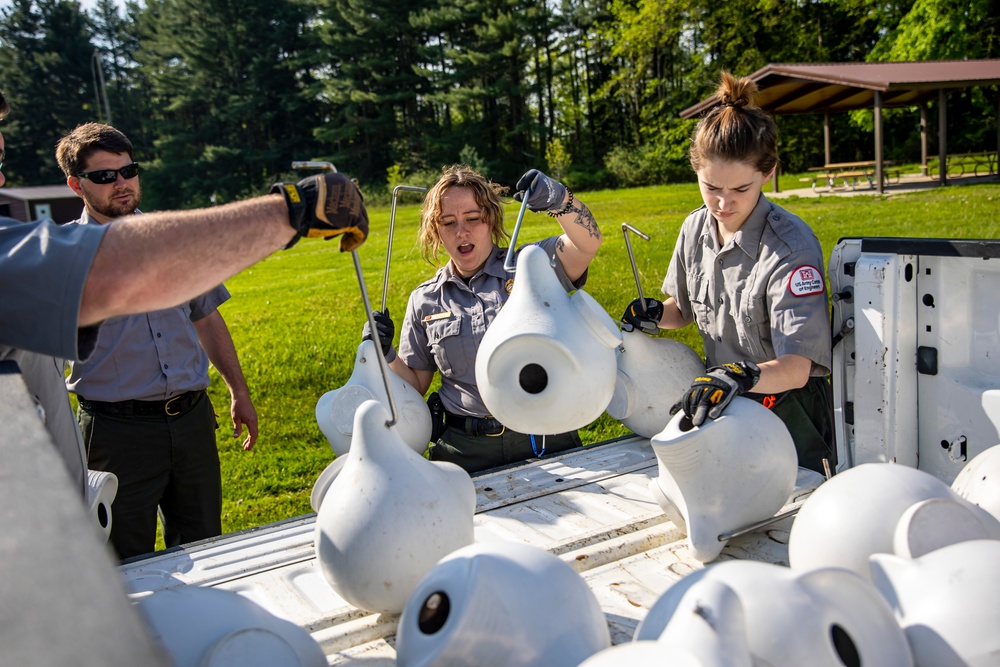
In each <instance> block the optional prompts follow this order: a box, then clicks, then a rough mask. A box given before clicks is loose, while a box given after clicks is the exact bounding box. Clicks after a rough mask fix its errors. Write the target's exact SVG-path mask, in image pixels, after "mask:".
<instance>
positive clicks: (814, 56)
mask: <svg viewBox="0 0 1000 667" xmlns="http://www.w3.org/2000/svg"><path fill="white" fill-rule="evenodd" d="M7 1H8V5H7V6H5V7H3V8H2V9H0V88H2V89H3V90H4V92H5V93H6V95H7V97H8V99H9V101H10V102H11V105H12V108H13V112H12V114H11V116H10V118H9V120H8V121H7V122H6V123H5V125H4V127H3V133H4V136H5V138H6V141H7V152H8V154H9V155H10V157H9V159H8V162H7V164H5V165H4V173H5V175H6V176H7V177H8V180H9V181H10V182H11V184H14V185H39V184H52V183H57V182H60V181H61V176H60V173H59V170H58V167H57V166H56V163H55V157H54V147H55V143H56V141H58V139H59V137H60V136H62V135H63V134H64V133H65V132H67V131H68V130H70V129H72V128H73V127H75V126H76V125H78V124H79V123H83V122H87V121H104V122H106V121H107V120H108V118H109V116H110V118H111V122H112V124H113V125H115V126H116V127H118V128H120V129H121V130H123V131H124V132H125V133H126V134H128V135H129V137H130V138H131V139H132V140H133V143H134V144H135V147H136V152H137V159H139V160H140V161H141V162H142V164H143V166H144V169H145V174H146V176H145V177H144V179H143V190H144V194H145V207H146V208H150V209H154V208H184V207H192V206H203V205H207V204H210V203H221V202H225V201H230V200H232V199H237V198H242V197H245V196H249V195H253V194H259V193H260V192H262V191H264V190H265V189H266V188H267V187H268V186H269V185H270V184H271V183H273V182H274V181H277V180H283V179H291V178H295V177H296V172H294V171H293V170H292V169H291V162H292V161H293V160H322V161H330V162H333V163H334V164H335V165H336V166H337V167H338V168H339V170H340V171H344V172H346V173H349V174H350V175H351V176H354V177H356V178H358V179H359V180H360V182H361V184H362V186H363V188H364V189H365V191H366V193H368V192H371V193H372V194H373V195H374V196H378V194H379V193H380V192H382V193H384V192H386V191H387V190H389V189H391V187H392V186H394V185H396V184H399V183H408V184H415V185H426V184H428V183H430V182H432V181H433V180H434V179H435V178H436V176H437V174H439V172H440V168H441V166H442V165H445V164H451V163H454V162H457V161H462V162H466V163H469V164H472V165H473V166H476V167H478V168H480V169H482V170H484V171H486V173H488V174H489V175H490V176H491V177H492V178H493V179H494V180H497V181H500V182H503V183H508V184H510V183H513V182H514V181H516V179H517V177H518V176H519V175H520V174H521V173H522V172H523V171H524V170H526V169H527V168H530V167H543V168H546V169H548V170H549V171H550V172H551V173H553V174H554V175H556V176H558V177H559V178H562V179H564V180H565V181H566V182H567V183H568V184H570V185H571V187H575V188H577V189H587V188H596V187H614V186H620V185H626V186H632V185H643V184H652V183H665V182H672V181H678V180H690V179H691V174H690V168H689V167H688V165H687V162H686V158H685V155H686V150H687V141H688V137H689V135H690V132H691V129H692V123H693V121H689V120H683V119H681V118H680V117H679V115H678V114H679V113H680V111H682V110H683V109H685V108H687V107H689V106H691V105H693V104H695V103H696V102H698V101H699V100H701V99H703V98H704V97H706V96H707V95H709V94H711V93H712V92H713V91H714V89H715V86H716V84H717V82H718V76H719V72H720V71H721V70H723V69H727V70H729V71H731V72H733V73H734V74H736V75H747V74H751V73H752V72H754V71H756V70H757V69H759V68H761V67H763V66H764V65H766V64H768V63H793V62H863V61H907V60H908V61H919V60H943V59H962V58H970V59H972V58H996V57H998V52H1000V42H998V37H1000V0H965V1H960V0H896V1H892V0H832V1H828V0H727V1H726V2H717V1H715V2H713V1H709V0H611V1H610V2H607V1H604V0H142V1H141V2H136V1H133V0H129V1H128V2H126V4H125V6H124V8H121V7H119V6H118V5H117V4H116V3H115V2H114V0H98V3H97V5H96V7H95V8H94V9H92V10H90V11H84V10H82V9H81V7H80V5H79V3H78V2H76V0H7ZM102 79H103V81H104V84H105V90H106V95H104V94H102V91H101V86H100V82H101V80H102ZM105 97H106V100H107V102H105ZM948 104H949V114H948V119H949V123H950V124H951V126H950V127H949V128H948V136H949V148H950V149H951V150H953V151H956V152H960V151H966V150H968V151H972V150H986V149H987V148H990V149H992V148H994V147H995V146H994V144H995V139H996V113H997V108H998V91H997V88H996V87H992V88H970V89H965V90H962V91H956V92H953V93H951V94H950V95H949V100H948ZM832 122H833V124H834V129H833V132H832V137H833V140H834V146H833V150H834V154H835V155H840V156H842V159H845V160H847V159H870V158H871V157H872V156H871V152H872V149H871V145H872V138H871V126H872V118H871V113H870V112H855V113H852V114H839V115H835V116H833V118H832ZM917 122H918V117H917V114H916V112H915V111H913V110H891V111H889V112H888V113H887V115H886V119H885V126H884V134H885V141H886V152H887V154H886V157H887V159H894V160H900V161H916V160H917V159H918V158H919V154H920V147H919V135H918V133H917V132H916V131H915V129H914V128H915V127H916V125H917ZM778 125H779V132H780V136H781V158H782V163H783V166H784V168H785V170H786V171H801V170H804V169H805V167H807V166H811V165H813V164H818V163H822V160H823V154H822V151H823V148H822V146H823V142H822V132H823V130H822V120H821V117H819V116H808V115H807V116H789V117H779V118H778Z"/></svg>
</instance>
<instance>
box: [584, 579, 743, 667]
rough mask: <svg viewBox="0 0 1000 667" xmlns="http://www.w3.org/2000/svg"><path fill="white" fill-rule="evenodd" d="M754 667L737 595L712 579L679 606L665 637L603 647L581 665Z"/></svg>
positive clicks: (603, 666)
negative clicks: (602, 649)
mask: <svg viewBox="0 0 1000 667" xmlns="http://www.w3.org/2000/svg"><path fill="white" fill-rule="evenodd" d="M619 665H628V666H629V667H660V665H670V666H671V667H688V666H690V667H752V665H753V660H752V658H751V656H750V647H749V646H748V645H747V631H746V620H745V619H744V617H743V605H742V604H741V603H740V599H739V596H738V595H736V592H735V591H733V589H731V588H730V587H729V586H727V585H725V584H724V583H722V582H720V581H715V580H712V579H708V580H703V581H700V582H699V583H698V585H697V586H696V587H694V590H688V591H687V593H685V594H684V596H683V597H682V598H681V600H680V602H678V604H677V607H676V608H674V610H673V612H672V615H671V617H670V622H669V623H667V625H666V627H665V628H664V630H663V633H662V634H661V635H660V636H659V638H657V639H656V640H655V641H653V640H650V639H642V640H637V641H633V642H631V643H629V644H619V645H618V646H614V647H612V648H610V649H605V650H604V651H601V652H600V653H598V654H597V655H595V656H593V657H592V658H590V659H589V660H587V661H586V662H585V663H583V665H581V666H580V667H618V666H619Z"/></svg>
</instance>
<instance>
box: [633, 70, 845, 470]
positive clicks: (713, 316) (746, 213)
mask: <svg viewBox="0 0 1000 667" xmlns="http://www.w3.org/2000/svg"><path fill="white" fill-rule="evenodd" d="M756 92H757V84H755V83H754V82H753V81H751V80H750V79H749V78H742V79H738V80H737V79H735V78H734V77H733V76H731V75H730V74H729V73H728V72H723V74H722V83H721V85H720V86H719V89H718V91H717V92H716V95H717V97H718V100H719V105H718V106H716V107H714V108H713V109H712V110H711V111H709V112H708V113H707V114H706V115H705V116H704V117H703V118H702V119H701V120H700V121H699V122H698V125H697V127H696V128H695V131H694V136H693V137H692V140H691V152H690V159H691V167H692V168H693V169H694V171H695V173H696V174H697V175H698V185H699V187H700V188H701V196H702V200H703V201H704V202H705V205H704V206H703V207H701V208H699V209H698V210H696V211H694V212H693V213H691V214H690V215H689V216H688V217H687V219H686V220H685V221H684V224H683V225H682V226H681V231H680V234H678V236H677V244H676V246H675V248H674V254H673V257H672V258H671V260H670V267H669V268H668V269H667V277H666V279H665V280H664V281H663V293H664V294H668V295H670V297H669V298H668V299H667V300H666V301H664V302H662V303H661V302H660V301H657V300H656V299H647V301H646V304H642V303H640V302H639V300H638V299H636V300H635V301H633V302H632V303H631V304H629V306H628V308H626V309H625V314H624V315H622V323H623V326H622V328H623V329H626V330H629V331H631V330H632V328H633V327H634V328H638V329H640V330H641V331H644V332H646V333H648V334H655V333H657V331H658V330H659V329H678V328H680V327H683V326H687V325H688V324H690V323H691V322H696V323H697V325H698V330H699V332H700V333H701V336H702V340H703V341H704V343H705V359H706V363H707V365H708V366H709V369H708V372H706V373H705V374H704V375H702V376H700V377H698V378H696V379H695V380H694V383H693V384H692V385H691V388H690V389H689V390H688V391H687V392H686V393H685V394H684V396H683V397H682V399H681V402H680V404H679V407H682V408H683V409H684V412H685V413H686V414H687V415H688V417H690V418H691V421H692V423H693V424H694V425H695V426H700V425H701V424H702V423H703V422H704V420H705V417H706V416H707V417H709V418H712V419H715V418H717V417H719V416H720V415H721V414H722V411H723V410H724V409H725V408H726V406H727V405H729V402H730V401H731V400H732V398H733V396H737V395H740V394H744V393H746V394H747V397H748V398H753V399H755V400H757V401H760V402H761V403H763V404H764V405H765V406H766V407H768V408H771V409H772V410H773V411H774V413H775V414H776V415H777V416H779V417H780V418H781V419H782V421H784V423H785V425H786V426H787V427H788V430H789V432H790V433H791V435H792V439H793V440H794V441H795V448H796V450H797V451H798V455H799V465H801V466H803V467H806V468H811V469H813V470H816V471H818V472H822V471H823V465H822V464H823V459H828V460H829V461H830V463H831V464H833V463H834V459H833V457H834V449H833V421H832V414H833V413H832V407H831V406H832V403H831V399H830V385H829V383H828V382H827V380H826V378H825V377H824V376H826V375H829V373H830V365H831V337H830V315H829V306H828V304H827V296H826V285H825V283H824V278H823V276H824V270H823V253H822V250H821V248H820V244H819V241H818V240H817V239H816V235H815V234H814V233H813V231H812V229H810V228H809V226H808V225H807V224H806V223H805V222H803V221H802V219H801V218H799V217H798V216H796V215H793V214H791V213H789V212H788V211H786V210H784V209H783V208H781V207H780V206H777V205H775V204H772V203H771V202H769V201H768V200H767V198H765V197H764V195H763V194H762V192H761V188H762V187H763V185H764V184H765V183H767V182H768V181H769V180H771V178H772V177H773V176H774V170H775V167H776V165H777V163H778V148H777V142H778V130H777V127H776V125H775V123H774V120H773V119H772V118H771V116H769V115H768V114H767V113H765V112H764V111H763V110H762V109H760V108H759V107H757V106H754V105H753V103H752V100H753V96H754V95H755V94H756Z"/></svg>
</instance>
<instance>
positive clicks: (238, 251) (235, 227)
mask: <svg viewBox="0 0 1000 667" xmlns="http://www.w3.org/2000/svg"><path fill="white" fill-rule="evenodd" d="M109 225H110V227H109V228H108V231H107V233H106V234H105V235H104V239H103V241H101V245H100V247H99V248H98V250H97V254H96V255H95V256H94V263H93V264H92V265H91V268H90V273H89V275H88V276H87V281H86V283H85V284H84V288H83V300H82V302H81V304H80V322H79V325H80V326H81V327H84V326H89V325H91V324H96V323H97V322H100V321H102V320H105V319H107V318H108V317H112V316H114V315H122V314H126V313H135V312H144V311H148V310H160V309H162V308H169V307H170V306H174V305H176V304H178V303H181V302H183V301H185V300H188V299H192V298H194V297H196V296H198V295H199V294H203V293H205V292H207V291H208V290H210V289H211V288H213V287H215V286H216V285H218V284H220V283H221V282H223V281H224V280H225V279H226V278H229V277H231V276H233V275H235V274H237V273H239V272H240V271H242V270H243V269H245V268H247V267H248V266H251V265H252V264H255V263H256V262H258V261H260V260H261V259H263V258H265V257H267V256H268V255H270V254H271V253H272V252H274V251H275V250H278V249H280V248H283V247H284V246H285V245H286V244H287V243H288V242H289V241H290V240H291V239H292V238H293V237H294V236H295V234H296V232H295V230H294V229H293V228H292V227H291V225H289V223H288V208H287V206H286V205H285V201H284V198H283V197H282V196H281V195H280V194H274V195H268V196H266V197H257V198H255V199H250V200H247V201H241V202H234V203H232V204H225V205H223V206H218V207H214V208H209V209H199V210H194V211H175V212H169V213H147V214H144V215H142V216H128V217H125V218H121V219H120V220H115V221H113V222H111V223H109Z"/></svg>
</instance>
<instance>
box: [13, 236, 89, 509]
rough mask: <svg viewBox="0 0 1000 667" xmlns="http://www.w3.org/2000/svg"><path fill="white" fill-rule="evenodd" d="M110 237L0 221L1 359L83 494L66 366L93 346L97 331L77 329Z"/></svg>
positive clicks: (82, 468)
mask: <svg viewBox="0 0 1000 667" xmlns="http://www.w3.org/2000/svg"><path fill="white" fill-rule="evenodd" d="M106 231H107V229H106V228H103V227H96V226H94V227H91V228H84V227H79V226H76V225H72V226H69V227H67V226H62V225H55V224H54V223H52V222H51V221H44V222H32V223H27V224H25V223H22V222H20V221H18V220H12V219H9V218H0V359H3V360H7V359H9V360H13V361H15V362H17V364H18V366H19V367H20V369H21V375H22V377H23V379H24V383H25V385H27V387H28V391H29V392H31V394H32V396H33V397H34V399H35V402H36V405H37V406H38V408H39V411H38V412H39V415H40V416H41V417H42V418H43V420H44V422H45V428H46V430H47V431H48V432H49V435H51V436H52V440H53V443H54V444H55V446H56V449H58V450H59V453H60V455H61V456H62V459H63V461H64V462H65V463H66V468H67V470H68V472H69V474H70V477H71V479H72V480H73V484H74V486H75V487H76V488H77V489H78V490H79V491H80V493H81V494H82V493H83V492H84V490H85V486H86V467H87V466H86V463H85V460H86V458H85V456H84V451H83V442H82V440H81V438H80V429H79V428H78V427H77V424H76V418H75V417H74V416H73V411H72V409H71V407H70V403H69V396H68V395H67V394H66V387H65V385H64V384H63V370H62V369H63V361H62V359H80V358H86V357H87V355H88V354H89V353H90V352H91V350H92V349H93V345H94V342H95V341H96V338H97V333H98V327H87V328H84V329H78V328H77V323H78V322H79V316H80V299H81V297H82V295H83V284H84V281H85V280H86V278H87V274H88V273H89V271H90V266H91V264H92V263H93V261H94V255H95V254H96V253H97V248H98V246H99V245H100V243H101V239H103V238H104V233H105V232H106Z"/></svg>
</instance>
